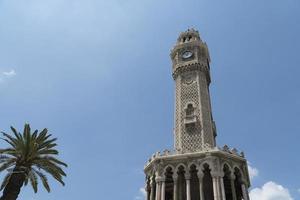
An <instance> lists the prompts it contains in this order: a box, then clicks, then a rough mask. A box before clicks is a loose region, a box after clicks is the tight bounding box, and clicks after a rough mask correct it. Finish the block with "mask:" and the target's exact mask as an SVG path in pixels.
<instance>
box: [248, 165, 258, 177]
mask: <svg viewBox="0 0 300 200" xmlns="http://www.w3.org/2000/svg"><path fill="white" fill-rule="evenodd" d="M248 170H249V176H250V179H251V180H252V179H253V178H254V177H257V176H258V174H259V171H258V169H257V168H255V167H252V166H251V164H250V163H248Z"/></svg>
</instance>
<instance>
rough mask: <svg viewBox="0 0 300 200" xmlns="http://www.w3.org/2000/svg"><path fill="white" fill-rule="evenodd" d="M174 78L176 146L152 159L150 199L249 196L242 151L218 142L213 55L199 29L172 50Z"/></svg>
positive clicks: (185, 35)
mask: <svg viewBox="0 0 300 200" xmlns="http://www.w3.org/2000/svg"><path fill="white" fill-rule="evenodd" d="M171 59H172V63H173V67H172V70H173V74H172V76H173V78H174V81H175V112H174V115H175V116H174V119H175V125H174V150H172V151H168V150H165V151H164V152H163V153H160V152H157V153H155V154H154V155H153V156H152V157H151V158H150V159H149V160H148V162H147V164H146V166H145V168H144V171H145V174H146V187H145V189H146V194H147V195H146V200H249V194H248V188H249V187H250V179H249V173H248V168H247V160H246V159H245V157H244V153H243V152H241V153H240V152H238V151H237V149H235V148H234V149H230V148H229V147H228V146H227V145H225V146H224V147H223V148H219V147H217V146H216V136H217V133H216V126H215V122H214V120H213V117H212V111H211V102H210V94H209V85H210V81H211V77H210V65H209V63H210V56H209V52H208V48H207V45H206V43H204V42H203V41H202V40H201V38H200V36H199V33H198V31H196V30H194V29H189V30H188V31H186V32H183V33H181V34H180V36H179V38H178V40H177V43H176V45H175V47H174V48H173V49H172V51H171Z"/></svg>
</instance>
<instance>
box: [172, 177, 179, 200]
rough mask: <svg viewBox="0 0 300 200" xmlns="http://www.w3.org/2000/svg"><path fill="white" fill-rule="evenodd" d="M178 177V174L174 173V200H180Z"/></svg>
mask: <svg viewBox="0 0 300 200" xmlns="http://www.w3.org/2000/svg"><path fill="white" fill-rule="evenodd" d="M177 180H178V175H177V174H176V172H175V173H174V175H173V182H174V188H173V190H174V191H173V199H174V200H178V198H177V188H178V187H177V184H178V181H177Z"/></svg>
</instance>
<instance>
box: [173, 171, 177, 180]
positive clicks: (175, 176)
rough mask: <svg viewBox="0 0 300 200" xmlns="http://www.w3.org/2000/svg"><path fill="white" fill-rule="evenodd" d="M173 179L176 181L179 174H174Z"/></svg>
mask: <svg viewBox="0 0 300 200" xmlns="http://www.w3.org/2000/svg"><path fill="white" fill-rule="evenodd" d="M172 178H173V181H176V180H177V179H178V174H177V173H174V174H173V176H172Z"/></svg>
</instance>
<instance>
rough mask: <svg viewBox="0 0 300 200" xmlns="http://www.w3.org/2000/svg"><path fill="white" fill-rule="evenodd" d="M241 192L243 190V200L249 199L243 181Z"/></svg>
mask: <svg viewBox="0 0 300 200" xmlns="http://www.w3.org/2000/svg"><path fill="white" fill-rule="evenodd" d="M242 192H243V198H244V200H249V194H248V190H247V188H246V185H245V183H242Z"/></svg>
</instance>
